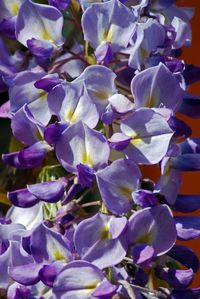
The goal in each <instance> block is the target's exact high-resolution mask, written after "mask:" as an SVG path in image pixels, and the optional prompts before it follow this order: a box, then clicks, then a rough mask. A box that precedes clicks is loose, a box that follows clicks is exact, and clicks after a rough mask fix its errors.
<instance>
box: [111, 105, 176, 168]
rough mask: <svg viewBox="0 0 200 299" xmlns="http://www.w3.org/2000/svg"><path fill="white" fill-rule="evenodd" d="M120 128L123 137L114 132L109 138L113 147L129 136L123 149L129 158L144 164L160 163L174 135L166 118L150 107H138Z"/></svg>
mask: <svg viewBox="0 0 200 299" xmlns="http://www.w3.org/2000/svg"><path fill="white" fill-rule="evenodd" d="M120 128H121V131H122V133H123V134H121V136H122V138H121V136H120V135H118V133H116V134H114V135H113V136H112V137H111V138H110V139H109V141H110V143H111V147H112V144H113V143H114V146H115V145H116V143H117V142H119V143H120V142H121V141H120V139H121V140H124V139H125V137H126V138H128V137H129V138H130V139H129V144H127V145H128V146H127V147H125V148H124V149H122V151H123V152H124V153H125V154H126V155H127V157H128V158H129V159H132V160H134V161H135V162H137V163H142V164H155V163H158V162H159V161H160V160H161V159H162V158H163V157H164V155H165V154H166V152H167V149H168V146H169V142H170V139H171V137H172V135H173V132H172V130H171V129H170V127H169V125H168V124H167V122H166V120H165V119H164V118H163V117H162V116H161V115H160V114H158V113H155V112H154V111H153V110H152V109H149V108H141V109H137V110H136V111H135V112H134V113H133V114H131V115H130V116H128V117H127V118H126V119H125V120H123V121H122V122H121V126H120ZM123 136H124V137H123ZM127 141H128V140H127ZM115 148H116V147H115Z"/></svg>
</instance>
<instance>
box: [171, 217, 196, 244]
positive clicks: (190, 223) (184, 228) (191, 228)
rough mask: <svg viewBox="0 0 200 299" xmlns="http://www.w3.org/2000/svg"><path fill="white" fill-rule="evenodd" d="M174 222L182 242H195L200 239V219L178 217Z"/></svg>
mask: <svg viewBox="0 0 200 299" xmlns="http://www.w3.org/2000/svg"><path fill="white" fill-rule="evenodd" d="M174 220H175V222H176V229H177V236H178V238H179V239H180V240H193V239H196V238H199V237H200V217H198V216H194V217H192V216H177V217H174Z"/></svg>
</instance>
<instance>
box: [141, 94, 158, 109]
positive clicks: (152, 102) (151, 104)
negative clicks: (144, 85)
mask: <svg viewBox="0 0 200 299" xmlns="http://www.w3.org/2000/svg"><path fill="white" fill-rule="evenodd" d="M144 106H145V107H148V108H153V107H156V98H155V96H153V95H151V96H150V97H149V98H148V99H147V101H146V103H145V105H144Z"/></svg>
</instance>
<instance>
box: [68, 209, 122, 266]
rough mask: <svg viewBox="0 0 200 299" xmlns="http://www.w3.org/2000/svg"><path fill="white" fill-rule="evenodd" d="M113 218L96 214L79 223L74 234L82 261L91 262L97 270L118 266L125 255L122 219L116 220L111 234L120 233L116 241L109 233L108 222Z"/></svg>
mask: <svg viewBox="0 0 200 299" xmlns="http://www.w3.org/2000/svg"><path fill="white" fill-rule="evenodd" d="M113 218H114V217H113V216H107V215H104V214H96V215H95V216H93V217H91V218H89V219H84V220H83V221H82V222H81V223H79V225H78V227H77V228H76V230H75V234H74V243H75V247H76V250H77V252H78V253H79V255H80V256H81V258H82V259H84V260H87V261H90V262H92V263H93V264H94V265H96V266H98V267H99V268H101V269H102V268H106V267H110V266H114V265H116V264H118V263H119V262H120V261H122V259H123V258H124V257H125V255H126V250H127V244H126V241H125V239H124V238H125V231H124V229H125V225H126V223H124V219H123V220H121V218H116V220H115V221H114V222H113V226H115V228H114V227H112V228H111V232H112V233H113V235H114V236H117V235H116V230H118V231H119V232H121V234H120V236H119V237H118V238H116V239H113V238H112V235H111V233H110V229H109V227H110V222H111V221H112V219H113Z"/></svg>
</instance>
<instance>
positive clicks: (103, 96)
mask: <svg viewBox="0 0 200 299" xmlns="http://www.w3.org/2000/svg"><path fill="white" fill-rule="evenodd" d="M93 93H94V95H95V97H96V98H97V99H98V100H100V101H105V100H107V99H108V98H109V96H110V95H109V93H108V92H107V91H106V90H97V91H93Z"/></svg>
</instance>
